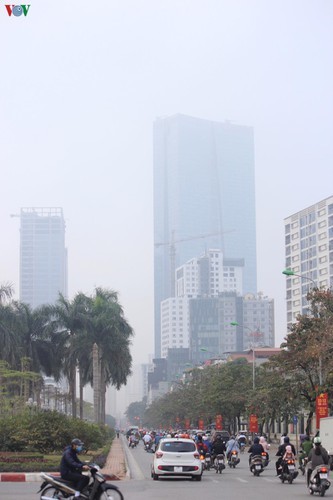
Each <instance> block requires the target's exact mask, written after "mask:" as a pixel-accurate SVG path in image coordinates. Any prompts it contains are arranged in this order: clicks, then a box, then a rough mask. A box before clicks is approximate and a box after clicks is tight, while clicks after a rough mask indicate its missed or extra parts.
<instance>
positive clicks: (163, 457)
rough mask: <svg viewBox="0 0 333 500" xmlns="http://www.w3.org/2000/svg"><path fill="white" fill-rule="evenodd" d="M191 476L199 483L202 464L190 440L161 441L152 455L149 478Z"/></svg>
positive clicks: (171, 439) (165, 439) (166, 439)
mask: <svg viewBox="0 0 333 500" xmlns="http://www.w3.org/2000/svg"><path fill="white" fill-rule="evenodd" d="M167 476H191V477H192V478H193V479H195V480H196V481H201V476H202V463H201V461H200V456H199V453H198V450H197V447H196V445H195V443H194V441H193V440H192V439H183V438H164V439H161V440H160V442H159V444H158V448H157V450H156V452H155V455H154V461H153V464H152V468H151V477H152V478H153V479H154V480H155V481H157V480H158V479H159V478H160V477H167Z"/></svg>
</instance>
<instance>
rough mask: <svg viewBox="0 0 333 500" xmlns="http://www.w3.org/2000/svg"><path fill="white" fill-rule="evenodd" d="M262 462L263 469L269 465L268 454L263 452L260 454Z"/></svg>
mask: <svg viewBox="0 0 333 500" xmlns="http://www.w3.org/2000/svg"><path fill="white" fill-rule="evenodd" d="M261 456H262V461H263V466H264V467H267V465H268V464H269V459H268V454H267V452H266V451H263V452H262V454H261Z"/></svg>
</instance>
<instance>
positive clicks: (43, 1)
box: [0, 0, 333, 362]
mask: <svg viewBox="0 0 333 500" xmlns="http://www.w3.org/2000/svg"><path fill="white" fill-rule="evenodd" d="M30 3H31V7H30V10H29V13H28V15H27V17H24V16H21V17H18V18H14V17H13V16H12V17H8V15H7V12H6V10H5V7H4V2H1V5H0V42H1V56H0V57H1V65H0V68H1V69H0V75H1V77H0V162H1V163H0V165H1V185H0V186H1V187H0V228H1V247H0V248H1V250H0V283H3V282H12V283H13V284H14V287H15V290H16V292H17V294H18V291H19V281H18V278H19V219H17V218H10V214H17V213H19V211H20V208H21V207H24V206H27V207H30V206H31V207H32V206H36V207H42V206H45V207H49V206H57V207H62V208H63V210H64V215H65V218H66V226H67V231H66V243H67V247H68V252H69V262H68V263H69V292H70V296H71V297H72V296H73V295H74V293H75V292H77V291H84V292H86V293H89V294H90V293H92V292H93V289H94V287H95V286H104V287H110V288H113V289H115V290H117V291H118V292H119V296H120V302H121V303H122V305H123V307H124V309H125V315H126V317H127V319H128V321H129V322H130V324H131V325H132V326H133V328H134V329H135V332H136V337H135V340H134V347H135V349H134V351H133V354H134V361H135V362H146V361H147V360H148V359H147V354H148V353H152V352H153V204H152V197H153V196H152V176H153V164H152V151H153V142H152V127H153V121H154V119H155V118H156V117H157V116H166V115H170V114H174V113H184V114H188V115H192V116H195V117H200V118H207V119H210V120H217V121H224V120H226V119H228V120H231V121H232V122H234V123H236V124H241V125H249V126H253V127H254V132H255V150H256V200H257V242H258V246H257V251H258V285H259V287H258V289H259V290H262V291H263V292H264V294H265V295H268V296H269V297H272V298H274V299H275V305H276V310H275V314H276V340H277V344H279V343H280V342H281V340H282V339H283V337H284V335H285V305H284V297H285V278H284V276H283V275H282V274H281V271H282V269H283V268H284V226H283V219H284V218H285V217H287V216H289V215H291V214H293V213H294V212H297V211H299V210H301V209H303V208H305V207H307V206H309V205H311V204H313V203H315V202H317V201H320V200H322V199H324V198H326V197H328V196H330V195H332V194H333V168H332V160H333V140H332V139H333V126H332V125H333V120H332V111H333V99H332V91H333V90H332V89H333V70H332V68H333V65H332V61H333V50H332V49H333V30H332V25H333V2H332V1H331V0H311V1H310V0H279V1H273V0H262V1H260V0H258V1H256V0H150V1H148V0H132V1H128V0H118V1H114V0H100V1H98V2H94V1H93V0H91V1H89V2H88V1H86V0H84V1H80V2H74V1H73V2H71V1H69V0H61V1H57V2H54V1H53V0H31V2H30ZM229 257H230V256H229Z"/></svg>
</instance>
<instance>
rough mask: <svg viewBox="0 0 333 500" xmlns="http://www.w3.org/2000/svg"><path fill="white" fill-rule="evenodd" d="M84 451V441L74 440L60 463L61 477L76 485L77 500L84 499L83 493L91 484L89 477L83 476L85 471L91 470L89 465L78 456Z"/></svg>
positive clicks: (66, 449)
mask: <svg viewBox="0 0 333 500" xmlns="http://www.w3.org/2000/svg"><path fill="white" fill-rule="evenodd" d="M82 449H83V443H82V441H81V440H80V439H78V438H75V439H73V440H72V442H71V445H70V446H67V447H66V448H65V451H64V453H63V456H62V459H61V462H60V475H61V477H62V479H66V480H67V481H71V482H72V483H74V488H75V498H77V499H79V498H82V497H81V496H80V495H81V492H82V490H83V489H84V488H85V487H86V486H87V485H88V483H89V477H88V476H84V475H83V474H82V471H83V470H89V465H86V464H84V463H83V462H81V460H80V459H79V458H78V456H77V454H78V453H80V451H82Z"/></svg>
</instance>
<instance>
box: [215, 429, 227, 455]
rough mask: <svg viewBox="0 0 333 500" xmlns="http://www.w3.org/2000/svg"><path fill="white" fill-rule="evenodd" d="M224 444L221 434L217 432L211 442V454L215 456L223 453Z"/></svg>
mask: <svg viewBox="0 0 333 500" xmlns="http://www.w3.org/2000/svg"><path fill="white" fill-rule="evenodd" d="M224 453H225V444H224V442H223V441H222V436H221V435H220V434H218V435H217V436H216V439H215V441H214V442H213V443H212V455H213V456H214V457H216V456H217V455H224Z"/></svg>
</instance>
